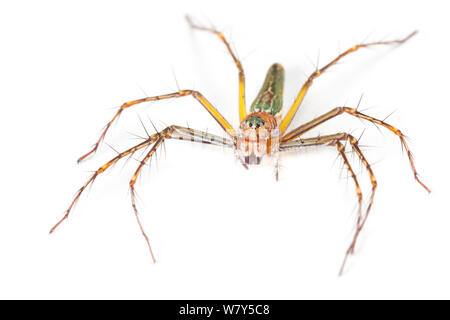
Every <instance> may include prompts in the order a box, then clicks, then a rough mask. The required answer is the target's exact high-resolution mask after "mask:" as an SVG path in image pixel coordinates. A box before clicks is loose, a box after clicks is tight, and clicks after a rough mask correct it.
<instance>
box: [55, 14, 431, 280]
mask: <svg viewBox="0 0 450 320" xmlns="http://www.w3.org/2000/svg"><path fill="white" fill-rule="evenodd" d="M186 20H187V22H188V24H189V26H190V27H191V28H192V29H196V30H201V31H206V32H209V33H212V34H215V35H216V36H217V37H218V38H219V39H220V40H221V41H222V43H223V44H224V45H225V47H226V49H227V51H228V52H229V54H230V55H231V57H232V59H233V61H234V64H235V65H236V67H237V70H238V78H239V120H240V125H239V127H238V128H233V126H231V124H230V123H229V122H228V121H227V120H226V119H225V118H224V117H223V116H222V115H221V114H220V112H219V111H218V110H217V109H216V108H215V107H214V106H213V105H212V104H211V103H210V102H209V101H208V100H207V99H206V98H205V96H203V94H201V93H200V92H198V91H195V90H179V91H177V92H173V93H169V94H164V95H159V96H153V97H146V98H142V99H138V100H133V101H129V102H125V103H124V104H122V105H121V107H120V108H119V110H118V111H117V112H116V113H115V115H114V116H113V118H112V119H111V120H110V121H109V122H108V123H107V124H106V126H105V128H104V129H103V131H102V133H101V135H100V137H99V139H98V140H97V142H96V143H95V144H94V146H93V147H92V149H91V150H90V151H89V152H87V153H86V154H85V155H83V156H82V157H80V158H79V159H78V163H79V162H81V161H83V160H84V159H85V158H87V157H88V156H90V155H91V154H93V153H95V152H96V150H97V148H98V146H99V145H100V143H101V142H102V140H103V139H104V138H105V135H106V133H107V132H108V130H109V128H110V127H111V125H112V124H113V122H114V121H116V120H117V118H118V117H119V116H120V115H121V114H122V112H123V111H124V110H125V109H128V108H131V107H133V106H135V105H138V104H141V103H144V102H150V101H158V100H165V99H173V98H181V97H186V96H191V97H193V98H194V99H195V100H197V101H198V102H199V103H200V105H201V106H202V107H203V108H205V110H206V111H208V112H209V114H210V115H211V116H212V117H213V118H214V120H216V121H217V123H218V124H219V125H220V127H221V128H222V129H223V130H224V131H225V133H226V134H227V136H225V137H219V136H217V135H213V134H210V133H207V132H202V131H198V130H195V129H192V128H188V127H181V126H176V125H172V126H168V127H167V128H165V129H164V130H162V131H160V132H156V133H154V134H152V135H149V136H148V138H147V139H145V141H143V142H141V143H139V144H137V145H135V146H134V147H132V148H130V149H128V150H125V151H123V152H120V153H118V154H117V155H116V156H115V157H114V158H113V159H111V160H110V161H108V162H106V163H105V164H103V165H102V166H100V167H99V168H98V169H97V170H96V171H95V172H94V173H93V174H92V176H91V177H90V178H89V179H88V180H87V181H86V183H85V184H84V185H83V186H82V187H81V188H80V189H79V190H78V192H77V193H76V195H75V197H74V199H73V200H72V202H71V203H70V206H69V208H68V209H67V210H66V212H65V214H64V216H63V217H62V218H61V220H59V221H58V222H57V223H56V225H55V226H54V227H53V228H52V229H51V230H50V233H52V232H53V231H54V230H55V229H56V228H57V227H58V226H59V225H60V224H61V223H62V222H63V221H64V220H66V219H67V218H68V216H69V213H70V212H71V210H72V208H73V206H74V205H75V203H76V202H77V201H78V199H79V198H80V196H81V194H82V193H83V191H84V190H85V189H86V188H87V187H88V186H89V185H90V184H92V183H93V181H94V180H95V179H96V178H97V177H98V176H99V175H100V174H102V173H104V172H105V171H106V170H107V169H108V168H110V167H111V166H112V165H114V164H115V163H116V162H118V161H119V160H120V159H122V158H124V157H127V156H132V155H133V154H134V153H135V152H136V151H138V150H140V149H143V148H146V147H150V146H151V148H150V150H149V151H148V152H147V153H146V154H145V156H144V157H143V159H142V160H141V161H140V162H139V165H138V167H137V169H136V171H135V172H134V174H133V176H132V178H131V180H130V182H129V185H130V191H131V204H132V207H133V211H134V214H135V216H136V219H137V223H138V225H139V228H140V231H141V232H142V235H143V236H144V238H145V241H146V242H147V246H148V249H149V251H150V254H151V257H152V259H153V262H155V261H156V260H155V256H154V254H153V251H152V248H151V246H150V241H149V238H148V237H147V234H146V233H145V231H144V228H143V226H142V224H141V221H140V218H139V213H138V209H137V206H136V191H135V184H136V180H137V179H138V178H139V175H140V173H141V171H142V169H143V167H144V166H145V164H146V163H148V161H149V160H150V159H151V158H152V156H153V155H154V154H155V152H156V151H157V149H158V148H159V147H160V146H161V145H162V144H163V143H164V141H165V140H168V139H179V140H187V141H193V142H200V143H204V144H212V145H217V146H225V147H228V148H234V149H235V151H236V154H237V158H238V159H239V160H240V161H241V163H242V165H243V166H244V167H245V168H246V169H248V166H249V165H261V164H262V160H263V159H267V158H271V159H277V156H278V154H279V153H280V152H283V151H287V150H299V149H302V148H307V147H310V146H317V145H325V146H334V147H336V149H337V152H338V155H339V156H340V157H341V158H342V160H343V162H344V165H345V166H346V168H347V170H348V172H349V175H350V177H351V178H352V180H353V182H354V184H355V191H356V197H357V200H358V215H357V219H356V228H355V233H354V235H353V238H352V241H351V243H350V245H349V247H348V249H347V250H346V252H345V256H344V259H343V263H342V266H341V268H340V270H339V275H341V274H342V272H343V270H344V267H345V263H346V261H347V258H348V256H349V255H350V254H352V253H353V252H354V250H355V245H356V242H357V239H358V236H359V234H360V233H361V231H362V229H363V227H364V225H365V224H366V221H367V218H368V216H369V212H370V209H371V207H372V204H373V200H374V196H375V191H376V188H377V180H376V178H375V175H374V173H373V170H372V168H371V166H370V165H369V162H368V161H367V160H366V157H365V156H364V154H363V153H362V151H361V149H360V148H359V146H358V139H356V138H355V137H353V136H352V135H351V134H349V133H345V132H341V133H335V134H330V135H325V136H318V137H314V138H304V139H303V138H301V136H302V135H303V134H305V133H306V132H308V131H310V130H311V129H313V128H315V127H317V126H319V125H321V124H322V123H324V122H326V121H328V120H330V119H333V118H335V117H337V116H339V115H341V114H344V113H347V114H350V115H352V116H354V117H356V118H360V119H363V120H367V121H370V122H372V123H373V124H375V125H377V126H382V127H385V128H386V129H388V130H389V131H391V132H392V133H394V134H395V135H396V136H397V137H398V138H399V139H400V142H401V145H402V148H404V149H405V150H406V153H407V155H408V159H409V163H410V166H411V169H412V172H413V174H414V178H415V180H416V181H417V182H418V183H419V184H420V185H421V186H422V187H423V188H425V190H427V191H428V192H430V189H428V187H427V186H426V185H425V184H424V183H423V182H422V181H421V180H420V179H419V177H418V174H417V171H416V168H415V165H414V161H413V157H412V154H411V152H410V150H409V147H408V145H407V144H406V141H405V136H404V135H403V133H402V132H401V131H400V130H399V129H397V128H396V127H394V126H392V125H390V124H388V123H386V122H385V121H384V120H379V119H376V118H374V117H371V116H369V115H366V114H363V113H361V112H359V111H358V108H349V107H346V106H341V107H337V108H334V109H333V110H331V111H329V112H327V113H325V114H323V115H321V116H320V117H318V118H316V119H313V120H311V121H309V122H307V123H304V124H302V125H300V126H299V127H297V128H295V129H293V130H291V131H288V130H287V129H288V127H289V125H290V123H291V121H292V120H293V118H294V116H295V114H296V112H297V110H298V109H299V107H300V105H301V103H302V101H303V99H304V97H305V95H306V93H307V92H308V89H309V88H310V87H311V85H312V84H313V82H314V80H315V79H316V78H318V77H319V76H320V75H322V74H323V73H325V72H326V71H327V70H328V69H330V68H331V67H332V66H333V65H335V64H336V63H338V61H340V60H341V59H342V58H344V57H345V56H347V55H349V54H350V53H353V52H355V51H358V50H359V49H361V48H367V47H373V46H382V45H395V44H403V43H405V42H406V41H408V40H409V39H410V38H411V37H413V36H414V35H415V34H416V33H417V31H414V32H412V33H411V34H409V35H408V36H407V37H405V38H403V39H398V40H391V41H377V42H370V43H360V44H357V45H355V46H353V47H351V48H349V49H348V50H346V51H344V52H342V53H341V54H340V55H338V56H337V57H336V58H335V59H334V60H332V61H331V62H329V63H328V64H326V65H325V66H323V67H321V68H317V69H316V70H315V71H314V72H313V73H312V74H311V75H310V76H309V77H308V79H307V80H306V82H305V83H304V84H303V86H302V87H301V88H300V91H299V93H298V95H297V97H296V99H295V101H294V103H293V104H292V106H291V107H290V108H289V110H288V112H287V114H286V115H285V116H284V117H282V106H283V84H284V69H283V67H282V66H281V65H280V64H278V63H275V64H273V65H272V66H271V67H270V68H269V70H268V72H267V75H266V78H265V80H264V83H263V86H262V88H261V90H260V91H259V93H258V95H257V96H256V98H255V100H254V101H253V103H252V105H251V106H250V111H249V113H248V114H247V110H246V100H245V75H244V69H243V67H242V64H241V62H240V61H239V59H238V58H237V57H236V54H235V53H234V52H233V50H232V48H231V46H230V44H229V42H228V41H227V40H226V38H225V36H224V35H223V34H222V33H221V32H219V31H217V30H216V29H214V28H209V27H204V26H200V25H197V24H195V23H194V22H193V21H192V20H191V18H190V17H189V16H186ZM345 142H348V144H349V145H350V146H351V149H352V150H353V152H354V153H356V155H357V156H358V158H359V159H360V161H361V162H362V164H363V165H364V167H365V169H366V170H367V172H368V175H369V177H370V181H371V185H372V190H371V195H370V198H369V202H368V204H367V207H366V209H365V212H364V214H363V213H362V211H363V210H362V207H363V194H362V191H361V188H360V185H359V182H358V179H357V177H356V174H355V172H354V170H353V168H352V166H351V164H350V162H349V161H348V159H347V156H346V154H345V146H344V144H343V143H345ZM275 164H276V173H275V176H276V179H277V180H278V161H277V160H275Z"/></svg>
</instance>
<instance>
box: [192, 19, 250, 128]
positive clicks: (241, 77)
mask: <svg viewBox="0 0 450 320" xmlns="http://www.w3.org/2000/svg"><path fill="white" fill-rule="evenodd" d="M186 20H187V22H188V24H189V25H190V26H191V28H192V29H197V30H202V31H207V32H211V33H214V34H215V35H217V36H218V37H219V39H220V40H222V42H223V43H224V44H225V46H226V47H227V50H228V53H229V54H230V55H231V57H232V58H233V61H234V63H235V65H236V68H237V69H238V71H239V74H238V75H239V121H242V120H244V118H245V117H246V116H247V110H246V107H245V74H244V68H243V67H242V63H241V61H239V59H238V58H237V57H236V54H235V53H234V52H233V50H232V49H231V46H230V44H229V43H228V41H227V39H225V36H224V35H223V33H222V32H220V31H218V30H216V29H213V28H207V27H203V26H199V25H196V24H194V23H193V22H192V19H191V18H190V17H189V16H186Z"/></svg>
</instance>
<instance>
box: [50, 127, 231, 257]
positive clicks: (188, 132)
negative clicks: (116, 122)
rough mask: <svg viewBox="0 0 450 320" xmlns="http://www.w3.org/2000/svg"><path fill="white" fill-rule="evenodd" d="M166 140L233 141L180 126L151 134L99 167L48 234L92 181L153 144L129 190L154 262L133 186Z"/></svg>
mask: <svg viewBox="0 0 450 320" xmlns="http://www.w3.org/2000/svg"><path fill="white" fill-rule="evenodd" d="M167 139H178V140H184V141H193V142H200V143H204V144H213V145H217V146H224V147H230V148H231V147H233V146H234V143H233V141H232V140H230V139H228V138H221V137H219V136H216V135H213V134H210V133H206V132H202V131H198V130H194V129H191V128H184V127H180V126H169V127H167V128H166V129H164V130H162V131H161V132H158V133H155V134H152V135H151V136H150V137H148V139H146V140H145V141H143V142H141V143H140V144H138V145H136V146H134V147H132V148H130V149H128V150H126V151H123V152H121V153H119V154H118V155H117V156H115V157H114V158H113V159H111V160H110V161H108V162H106V163H105V164H104V165H102V166H101V167H99V168H98V169H97V170H96V171H95V172H94V173H93V174H92V176H91V177H90V178H89V179H88V180H87V181H86V183H85V184H84V185H83V186H82V187H81V188H80V189H79V190H78V192H77V193H76V195H75V197H74V199H73V200H72V202H71V203H70V206H69V208H68V209H67V210H66V212H65V214H64V216H63V217H62V218H61V220H59V221H58V223H56V224H55V226H54V227H53V228H52V229H51V230H50V233H52V232H53V231H55V229H56V228H57V227H58V226H59V225H60V224H61V223H62V222H63V221H64V220H66V219H67V218H68V217H69V214H70V212H71V210H72V208H73V206H74V205H75V203H76V202H77V201H78V199H79V198H80V196H81V194H82V193H83V191H84V190H85V189H86V188H87V187H88V186H89V185H90V184H92V183H93V182H94V180H95V179H96V178H97V177H98V176H99V175H100V174H102V173H103V172H105V171H106V170H107V169H108V168H110V167H111V166H112V165H114V164H115V163H116V162H118V161H119V160H120V159H122V158H124V157H126V156H132V155H133V154H134V153H135V152H136V151H138V150H140V149H142V148H145V147H149V146H151V145H152V144H153V146H152V148H151V149H150V151H149V152H148V153H147V154H146V155H145V157H144V158H143V159H142V160H141V161H140V163H139V166H138V168H137V170H136V172H135V173H134V174H133V177H132V178H131V180H130V189H131V203H132V206H133V210H134V213H135V215H136V220H137V223H138V225H139V228H140V230H141V232H142V235H143V236H144V238H145V240H146V242H147V245H148V248H149V250H150V254H151V256H152V259H153V261H155V256H154V254H153V251H152V248H151V246H150V241H149V239H148V237H147V234H146V233H145V231H144V228H143V226H142V224H141V221H140V219H139V213H138V210H137V207H136V192H135V186H134V185H135V183H136V180H137V179H138V177H139V174H140V173H141V171H142V168H143V167H144V165H145V164H146V163H147V162H148V161H149V160H150V158H151V157H152V156H153V155H154V154H155V152H156V150H157V149H158V148H159V147H160V146H161V145H162V144H163V143H164V141H165V140H167Z"/></svg>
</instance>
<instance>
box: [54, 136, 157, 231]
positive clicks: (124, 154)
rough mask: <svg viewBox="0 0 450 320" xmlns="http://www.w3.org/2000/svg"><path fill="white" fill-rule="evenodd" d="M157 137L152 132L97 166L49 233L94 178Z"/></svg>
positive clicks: (64, 218) (66, 215) (67, 214)
mask: <svg viewBox="0 0 450 320" xmlns="http://www.w3.org/2000/svg"><path fill="white" fill-rule="evenodd" d="M157 139H158V135H157V134H154V135H152V136H150V137H149V138H148V139H147V140H145V141H144V142H142V143H140V144H138V145H136V146H134V147H132V148H130V149H128V150H126V151H124V152H121V153H119V154H118V155H117V156H115V157H114V158H112V159H111V160H110V161H108V162H107V163H105V164H104V165H102V166H101V167H99V168H98V169H97V171H95V172H94V173H93V174H92V176H91V177H90V178H89V179H88V180H87V181H86V183H85V184H84V185H83V186H82V187H81V188H80V189H79V190H78V192H77V193H76V195H75V197H74V199H73V200H72V202H71V203H70V206H69V208H68V209H67V210H66V212H65V214H64V216H63V217H62V218H61V220H59V221H58V223H56V224H55V225H54V226H53V228H52V229H51V230H50V233H52V232H53V231H55V229H56V228H57V227H58V226H59V225H60V224H61V223H62V222H63V221H64V220H66V219H67V218H68V217H69V213H70V211H71V210H72V208H73V206H74V205H75V203H76V202H77V201H78V199H79V198H80V196H81V194H82V193H83V191H84V190H85V189H86V188H87V187H88V186H89V185H90V184H92V183H93V182H94V180H95V179H96V178H97V177H98V176H99V175H100V174H102V173H103V172H105V171H106V169H108V168H109V167H111V166H112V165H113V164H115V163H116V162H117V161H119V160H120V159H122V158H123V157H126V156H128V155H132V154H134V153H135V152H136V151H138V150H140V149H142V148H144V147H147V146H149V145H151V144H152V143H154V142H155V141H156V140H157Z"/></svg>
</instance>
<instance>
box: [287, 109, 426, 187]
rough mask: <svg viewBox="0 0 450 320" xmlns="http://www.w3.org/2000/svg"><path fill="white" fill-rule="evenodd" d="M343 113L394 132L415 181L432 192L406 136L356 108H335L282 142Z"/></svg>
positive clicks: (299, 128)
mask: <svg viewBox="0 0 450 320" xmlns="http://www.w3.org/2000/svg"><path fill="white" fill-rule="evenodd" d="M343 113H348V114H350V115H352V116H354V117H356V118H360V119H364V120H367V121H370V122H372V123H374V124H376V125H380V126H383V127H385V128H387V129H388V130H390V131H391V132H393V133H394V134H395V135H397V136H398V137H399V138H400V142H401V144H402V147H403V148H405V150H406V153H407V154H408V159H409V164H410V166H411V169H412V172H413V174H414V179H416V181H417V182H418V183H419V184H420V185H421V186H422V187H423V188H424V189H425V190H427V191H428V192H431V190H430V189H429V188H428V187H427V186H426V185H425V184H424V183H423V182H422V181H421V180H420V179H419V177H418V173H417V170H416V166H415V164H414V160H413V157H412V153H411V151H410V150H409V147H408V145H407V144H406V140H405V136H404V135H403V133H402V132H401V131H400V130H399V129H397V128H396V127H394V126H392V125H390V124H388V123H386V122H384V121H382V120H379V119H376V118H374V117H371V116H368V115H365V114H363V113H361V112H359V111H358V110H356V109H354V108H348V107H337V108H334V109H333V110H331V111H329V112H327V113H325V114H323V115H322V116H320V117H318V118H316V119H314V120H311V121H309V122H307V123H305V124H303V125H301V126H299V127H297V128H296V129H294V130H292V131H290V132H288V133H287V134H285V135H284V136H283V137H282V138H281V141H283V142H286V141H290V140H293V139H295V138H297V137H299V136H301V135H302V134H304V133H305V132H308V131H309V130H311V129H313V128H315V127H317V126H318V125H320V124H322V123H324V122H326V121H328V120H330V119H333V118H334V117H336V116H338V115H341V114H343Z"/></svg>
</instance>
